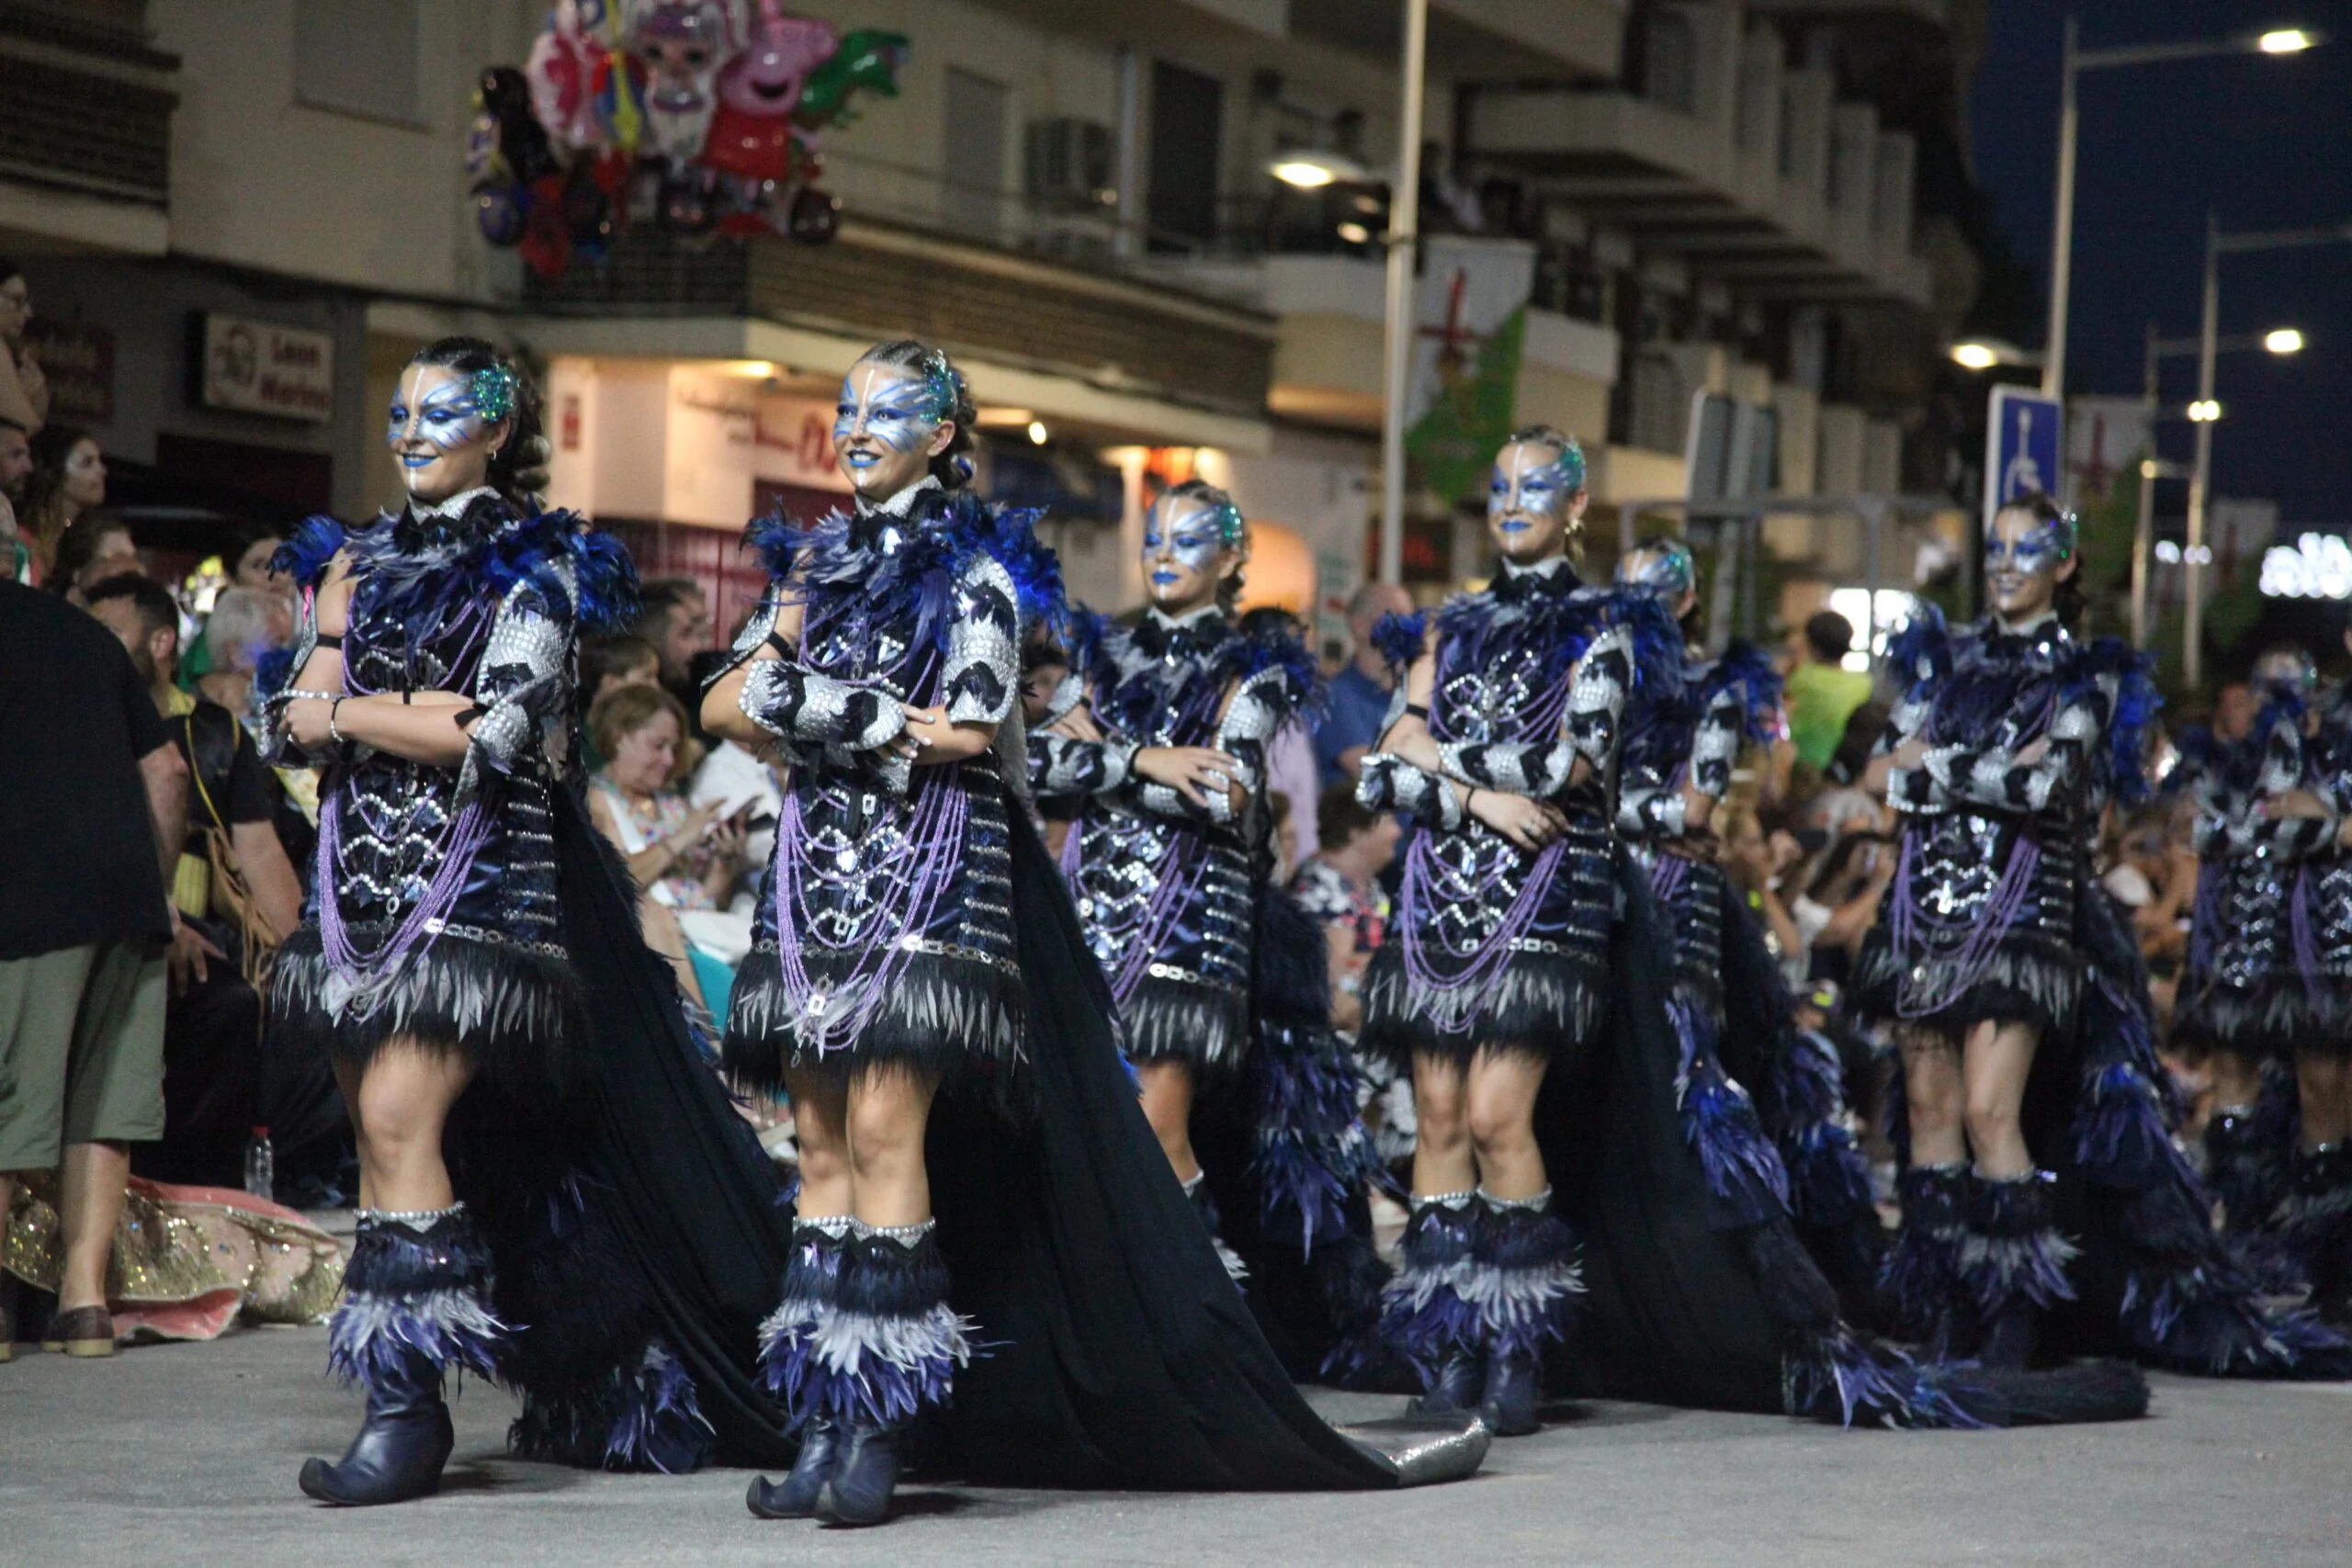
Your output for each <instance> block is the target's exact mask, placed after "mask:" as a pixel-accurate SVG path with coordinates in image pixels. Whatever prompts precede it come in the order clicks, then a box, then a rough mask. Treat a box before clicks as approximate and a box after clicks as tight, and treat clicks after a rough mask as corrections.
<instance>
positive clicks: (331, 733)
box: [327, 697, 343, 746]
mask: <svg viewBox="0 0 2352 1568" xmlns="http://www.w3.org/2000/svg"><path fill="white" fill-rule="evenodd" d="M342 708H343V698H341V697H336V698H334V699H333V700H332V701H330V702H329V703H328V704H327V739H330V740H332V741H334V743H335V744H336V745H338V746H340V745H342V744H343V731H342V730H341V729H340V728H337V727H336V724H335V718H336V716H337V715H338V714H339V713H340V712H341V710H342Z"/></svg>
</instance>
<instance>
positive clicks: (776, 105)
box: [702, 0, 841, 184]
mask: <svg viewBox="0 0 2352 1568" xmlns="http://www.w3.org/2000/svg"><path fill="white" fill-rule="evenodd" d="M840 44H841V39H839V37H838V36H836V35H835V33H834V32H833V29H832V28H830V27H828V26H826V25H825V24H824V23H823V22H819V21H812V20H810V19H809V18H808V17H792V16H786V14H785V11H784V7H783V6H779V5H778V4H776V0H760V16H759V20H758V22H757V23H756V24H755V25H754V26H753V27H752V39H751V42H750V43H749V44H748V45H747V46H746V47H745V49H744V51H743V52H742V53H741V54H739V55H737V56H736V57H735V58H734V59H733V60H731V61H729V62H728V63H727V67H726V69H725V70H723V71H721V72H720V73H718V113H717V114H715V115H714V116H712V118H711V122H710V135H709V137H708V139H707V141H705V142H704V143H703V152H702V161H703V163H704V164H707V165H708V166H709V167H711V168H714V169H717V170H719V171H720V172H721V173H724V174H729V175H734V176H735V177H737V178H738V179H743V180H771V181H775V182H777V183H779V184H781V183H783V182H786V181H789V180H792V179H795V178H798V177H801V175H800V172H799V170H798V169H797V166H796V165H797V164H801V163H804V162H808V163H811V164H813V160H811V159H809V158H807V157H805V156H804V155H801V154H800V153H799V152H798V149H799V147H800V144H801V141H802V138H801V136H800V135H799V133H798V132H797V131H796V130H795V129H794V127H793V124H792V111H793V110H794V109H796V108H797V107H800V92H801V87H802V85H804V84H805V83H806V82H807V81H808V80H809V74H810V73H812V72H814V71H815V70H816V69H817V68H818V67H819V66H820V65H822V64H823V63H824V62H826V61H828V60H830V59H831V58H832V56H833V51H835V50H836V49H838V48H839V47H840ZM809 172H810V174H812V175H813V173H814V170H813V166H812V167H811V169H810V171H809Z"/></svg>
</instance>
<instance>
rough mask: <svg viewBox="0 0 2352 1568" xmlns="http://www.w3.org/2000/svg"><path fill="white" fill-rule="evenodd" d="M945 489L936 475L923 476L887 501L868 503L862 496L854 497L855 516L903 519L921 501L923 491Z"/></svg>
mask: <svg viewBox="0 0 2352 1568" xmlns="http://www.w3.org/2000/svg"><path fill="white" fill-rule="evenodd" d="M945 488H946V487H945V486H944V485H942V484H941V483H940V482H939V476H938V475H937V474H925V475H923V477H922V478H921V479H917V480H916V481H915V482H914V483H912V484H910V485H909V486H908V487H907V488H906V489H904V490H902V491H899V493H898V494H896V495H894V496H892V497H891V498H890V499H889V500H888V501H868V500H866V499H865V497H864V496H862V495H861V496H858V497H856V498H855V500H856V503H857V514H858V515H859V516H860V517H873V516H876V515H880V516H887V517H904V516H905V515H906V514H907V513H910V512H911V511H913V510H914V505H915V502H918V501H921V500H922V495H923V492H924V491H935V490H944V489H945Z"/></svg>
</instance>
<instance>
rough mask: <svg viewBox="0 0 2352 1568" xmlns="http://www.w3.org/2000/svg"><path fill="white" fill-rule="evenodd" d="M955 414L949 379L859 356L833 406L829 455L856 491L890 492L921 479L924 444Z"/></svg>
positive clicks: (926, 462) (872, 494) (880, 495)
mask: <svg viewBox="0 0 2352 1568" xmlns="http://www.w3.org/2000/svg"><path fill="white" fill-rule="evenodd" d="M955 412H956V388H955V381H954V379H953V378H951V377H949V376H948V375H947V374H946V370H945V367H944V364H943V365H942V366H941V367H939V373H938V374H937V375H926V374H922V373H919V372H918V371H917V370H915V369H913V368H911V367H906V366H899V365H876V364H875V363H874V362H873V361H871V360H860V361H859V362H858V363H857V364H855V365H854V366H852V367H850V372H849V375H848V376H847V377H846V378H843V380H842V395H841V400H840V401H839V402H837V403H836V404H835V405H834V407H833V456H834V457H835V459H836V460H837V461H839V462H840V464H841V465H842V468H843V469H845V470H846V471H847V472H848V474H849V477H850V482H851V483H852V484H854V485H855V486H856V487H857V491H858V493H859V494H860V495H864V496H867V497H869V498H876V499H878V498H883V497H888V496H892V495H896V494H897V493H898V492H899V491H901V490H904V489H905V488H906V487H907V486H908V485H910V484H913V483H914V482H915V481H917V480H918V479H922V476H923V473H924V471H925V469H926V468H928V467H929V458H928V455H927V453H926V448H927V447H928V446H930V445H931V439H932V437H933V435H935V434H938V432H939V427H940V426H941V425H942V424H944V423H946V422H947V420H948V419H949V418H950V417H951V416H952V415H953V414H954V413H955Z"/></svg>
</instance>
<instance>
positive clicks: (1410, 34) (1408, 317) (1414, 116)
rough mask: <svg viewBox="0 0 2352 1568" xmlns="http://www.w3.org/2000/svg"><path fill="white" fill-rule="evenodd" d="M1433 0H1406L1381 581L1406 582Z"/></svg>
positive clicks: (1393, 213) (1392, 200)
mask: <svg viewBox="0 0 2352 1568" xmlns="http://www.w3.org/2000/svg"><path fill="white" fill-rule="evenodd" d="M1429 38H1430V0H1405V58H1404V62H1403V67H1402V74H1403V76H1404V79H1405V80H1404V87H1403V92H1402V94H1401V95H1400V104H1399V107H1398V109H1397V185H1396V187H1395V188H1394V189H1392V190H1391V191H1390V192H1389V193H1388V232H1387V234H1386V235H1385V239H1386V241H1387V244H1388V299H1387V306H1386V309H1385V311H1384V322H1385V328H1386V334H1387V335H1386V341H1385V342H1384V343H1383V344H1382V345H1381V346H1382V349H1383V351H1384V354H1385V364H1384V366H1383V367H1382V371H1383V373H1382V376H1381V389H1380V390H1381V398H1380V581H1383V582H1392V583H1393V582H1402V581H1405V395H1406V392H1407V390H1408V388H1409V386H1410V383H1411V380H1412V374H1413V263H1414V254H1415V252H1416V251H1417V250H1418V249H1419V243H1420V237H1419V228H1420V213H1421V73H1422V69H1423V67H1424V65H1425V64H1426V62H1427V61H1428V57H1429Z"/></svg>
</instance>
